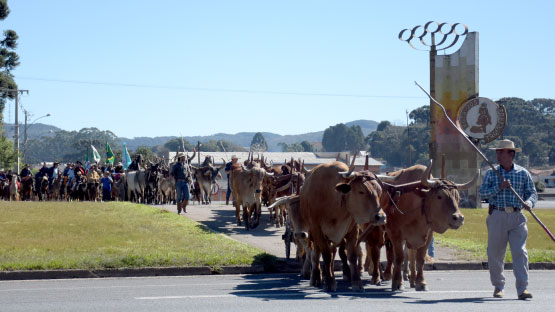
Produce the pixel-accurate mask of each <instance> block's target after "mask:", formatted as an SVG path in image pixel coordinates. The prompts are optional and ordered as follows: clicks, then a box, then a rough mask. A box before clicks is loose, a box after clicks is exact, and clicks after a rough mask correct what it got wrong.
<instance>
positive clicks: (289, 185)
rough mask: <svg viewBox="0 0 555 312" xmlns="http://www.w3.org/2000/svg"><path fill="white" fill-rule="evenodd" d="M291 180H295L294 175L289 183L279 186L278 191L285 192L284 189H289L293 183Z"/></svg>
mask: <svg viewBox="0 0 555 312" xmlns="http://www.w3.org/2000/svg"><path fill="white" fill-rule="evenodd" d="M291 181H293V176H291V179H290V180H289V182H287V184H285V185H284V186H282V187H280V188H277V189H276V193H279V192H283V191H285V190H287V189H289V188H290V187H291V183H292V182H291Z"/></svg>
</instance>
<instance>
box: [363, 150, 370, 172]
mask: <svg viewBox="0 0 555 312" xmlns="http://www.w3.org/2000/svg"><path fill="white" fill-rule="evenodd" d="M369 157H370V156H368V154H366V160H365V161H364V171H368V158H369Z"/></svg>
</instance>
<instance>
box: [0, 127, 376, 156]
mask: <svg viewBox="0 0 555 312" xmlns="http://www.w3.org/2000/svg"><path fill="white" fill-rule="evenodd" d="M345 125H347V126H349V127H351V126H355V125H356V126H360V128H361V129H362V133H364V135H365V136H366V135H368V134H369V133H370V132H372V131H374V130H376V128H377V127H378V123H377V122H375V121H373V120H355V121H350V122H346V123H345ZM330 126H334V125H330ZM23 128H24V127H23V126H20V129H19V132H20V137H21V140H23ZM60 130H62V129H60V128H58V127H55V126H50V125H46V124H41V123H36V124H33V125H32V126H30V127H29V128H28V134H27V135H28V137H29V139H36V138H40V137H42V136H54V132H56V131H60ZM4 131H5V132H6V137H8V138H9V139H13V136H14V126H13V124H5V125H4ZM255 133H256V132H239V133H235V134H228V133H216V134H213V135H207V136H185V137H183V138H184V139H185V140H187V141H189V142H190V143H191V144H196V142H197V141H201V142H206V141H210V140H225V141H229V142H231V143H234V144H237V145H239V146H244V147H247V148H248V147H249V146H250V144H251V140H252V137H253V136H254V134H255ZM116 135H117V134H116ZM262 135H263V136H264V138H265V139H266V142H267V143H268V150H269V151H270V152H278V151H280V148H279V146H278V144H279V143H281V142H283V143H286V144H291V143H296V142H302V141H308V142H322V136H323V135H324V130H322V131H317V132H308V133H303V134H295V135H281V134H276V133H272V132H262ZM174 138H176V137H175V136H159V137H134V138H125V137H120V138H119V139H120V140H121V141H122V142H126V143H127V147H128V148H129V149H130V150H135V149H136V148H137V147H138V146H140V145H144V146H148V147H154V146H157V145H162V144H164V143H166V142H168V141H169V140H171V139H174Z"/></svg>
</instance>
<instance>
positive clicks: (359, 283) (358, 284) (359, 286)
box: [351, 281, 364, 292]
mask: <svg viewBox="0 0 555 312" xmlns="http://www.w3.org/2000/svg"><path fill="white" fill-rule="evenodd" d="M351 287H352V289H353V291H356V292H364V287H363V286H362V281H356V282H352V284H351Z"/></svg>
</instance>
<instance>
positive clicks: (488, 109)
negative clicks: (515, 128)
mask: <svg viewBox="0 0 555 312" xmlns="http://www.w3.org/2000/svg"><path fill="white" fill-rule="evenodd" d="M506 122H507V112H506V111H505V107H503V106H502V105H499V104H497V103H495V102H494V101H492V100H490V99H488V98H484V97H478V98H474V99H472V100H469V101H467V102H466V103H464V104H463V106H462V110H461V113H460V114H459V123H460V125H461V128H462V130H463V131H464V132H465V133H466V135H468V136H470V137H472V138H475V139H480V140H482V141H484V142H485V143H488V142H491V141H493V140H495V139H496V138H497V137H499V136H500V135H501V134H502V133H503V129H504V128H505V123H506Z"/></svg>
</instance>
